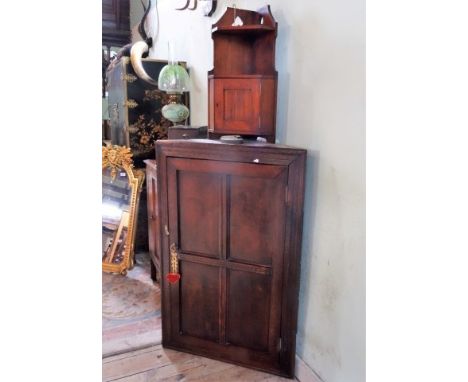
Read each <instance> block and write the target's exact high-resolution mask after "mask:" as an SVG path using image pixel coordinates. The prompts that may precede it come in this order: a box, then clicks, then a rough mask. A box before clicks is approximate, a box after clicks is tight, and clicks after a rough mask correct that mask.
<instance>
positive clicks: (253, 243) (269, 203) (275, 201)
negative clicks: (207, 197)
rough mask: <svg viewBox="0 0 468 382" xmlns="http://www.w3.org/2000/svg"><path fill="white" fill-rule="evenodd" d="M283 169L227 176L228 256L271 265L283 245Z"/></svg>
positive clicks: (284, 181) (285, 180)
mask: <svg viewBox="0 0 468 382" xmlns="http://www.w3.org/2000/svg"><path fill="white" fill-rule="evenodd" d="M286 173H287V171H284V172H283V173H281V174H280V175H279V176H277V177H275V178H260V177H245V176H232V177H231V179H230V185H231V188H230V190H231V195H230V208H229V210H230V224H229V226H230V251H229V259H230V260H238V261H242V262H246V263H249V264H257V265H271V264H272V259H273V257H274V256H282V252H283V246H284V224H283V222H284V218H285V190H286V182H287V178H286Z"/></svg>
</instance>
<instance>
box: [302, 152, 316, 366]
mask: <svg viewBox="0 0 468 382" xmlns="http://www.w3.org/2000/svg"><path fill="white" fill-rule="evenodd" d="M319 160H320V153H319V151H308V152H307V163H306V179H305V193H304V195H305V197H304V221H303V236H302V248H301V278H300V291H299V312H298V313H299V314H298V328H304V329H305V330H306V329H307V328H306V327H305V324H306V323H307V322H308V319H307V312H308V310H309V309H308V307H309V304H310V302H311V296H310V290H311V289H310V283H311V276H312V272H311V269H312V268H311V263H312V255H313V254H312V253H311V252H310V251H309V249H311V248H313V240H314V237H313V236H312V235H310V234H309V233H310V232H312V233H313V234H315V216H316V210H317V183H318V169H319ZM298 333H299V332H298ZM297 353H298V355H299V356H300V357H301V358H302V356H303V354H304V338H302V337H300V336H298V337H297Z"/></svg>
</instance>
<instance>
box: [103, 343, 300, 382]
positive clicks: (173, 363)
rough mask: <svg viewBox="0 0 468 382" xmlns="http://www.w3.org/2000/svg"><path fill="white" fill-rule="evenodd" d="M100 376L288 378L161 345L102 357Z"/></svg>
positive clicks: (122, 379)
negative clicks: (165, 347)
mask: <svg viewBox="0 0 468 382" xmlns="http://www.w3.org/2000/svg"><path fill="white" fill-rule="evenodd" d="M102 380H103V381H105V382H111V381H119V382H153V381H164V382H172V381H174V382H180V381H204V382H218V381H233V382H234V381H236V382H237V381H239V382H241V381H246V382H247V381H249V382H250V381H253V382H256V381H262V382H280V381H285V382H287V381H289V382H291V381H292V380H291V379H287V378H281V377H277V376H274V375H271V374H267V373H262V372H260V371H255V370H251V369H247V368H244V367H240V366H235V365H232V364H229V363H225V362H221V361H216V360H212V359H209V358H205V357H199V356H195V355H192V354H188V353H182V352H178V351H175V350H170V349H164V348H163V347H162V346H161V345H157V346H152V347H148V348H146V349H140V350H136V351H132V352H128V353H124V354H119V355H116V356H112V357H107V358H104V359H103V360H102Z"/></svg>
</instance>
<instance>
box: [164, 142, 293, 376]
mask: <svg viewBox="0 0 468 382" xmlns="http://www.w3.org/2000/svg"><path fill="white" fill-rule="evenodd" d="M168 143H170V142H168ZM161 145H163V144H162V143H161ZM225 154H226V155H228V151H226V152H225ZM162 169H163V174H161V177H162V178H163V182H162V187H163V188H164V190H163V191H162V199H161V202H162V204H163V206H162V209H163V210H164V209H165V211H163V212H162V213H161V215H162V216H163V220H162V222H163V224H164V225H165V227H163V230H162V234H163V237H164V240H163V243H162V245H163V247H164V248H163V250H162V254H163V255H162V266H163V307H162V309H163V346H167V347H171V348H174V349H178V350H183V351H188V352H192V353H196V354H200V355H205V356H208V357H214V358H218V359H221V360H225V361H229V362H233V363H237V364H242V365H245V366H250V367H254V368H257V369H261V370H266V371H270V372H273V373H277V374H281V375H291V373H292V370H291V362H290V357H288V356H289V355H290V354H289V353H288V354H285V353H284V352H285V349H282V346H284V344H282V341H283V342H284V336H285V334H286V333H284V332H285V331H289V332H288V333H287V336H288V340H289V341H294V340H293V339H291V337H294V333H293V331H294V330H292V329H291V330H289V328H290V326H288V325H289V324H288V322H285V318H288V316H289V315H290V316H291V322H294V316H295V312H294V308H288V307H287V306H286V305H284V298H285V297H284V296H286V295H287V290H288V289H289V288H290V290H291V291H294V290H295V289H296V287H297V285H296V281H297V280H289V281H288V280H287V278H286V279H285V275H286V274H287V272H285V264H289V263H288V262H287V261H286V260H287V259H285V253H286V252H287V251H290V246H289V244H288V240H287V237H289V235H290V229H291V224H289V223H288V216H290V212H291V211H290V208H289V203H290V201H289V200H288V199H289V198H290V196H289V192H288V186H289V185H288V180H289V179H290V178H289V177H290V175H291V174H290V169H289V167H288V165H287V164H277V165H275V164H261V163H256V162H252V161H251V162H250V163H246V162H235V161H228V160H224V158H223V156H222V155H221V156H220V157H219V158H218V160H208V159H194V158H184V157H171V156H168V157H166V158H165V160H164V165H163V166H162ZM171 248H172V250H171ZM174 254H176V258H177V260H178V261H177V264H178V273H179V274H180V279H179V280H178V281H177V282H175V283H169V282H168V281H167V280H166V276H167V274H168V273H169V271H170V270H171V263H170V258H171V255H173V256H174ZM295 267H296V265H295V264H291V266H290V268H291V269H295ZM286 282H288V283H289V282H290V283H291V285H289V286H288V285H285V283H286ZM291 306H293V305H291ZM288 309H289V312H288V311H287V310H288ZM292 327H294V326H292ZM290 346H292V345H290ZM282 352H283V353H282ZM285 357H286V358H287V359H285Z"/></svg>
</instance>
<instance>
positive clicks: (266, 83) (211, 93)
mask: <svg viewBox="0 0 468 382" xmlns="http://www.w3.org/2000/svg"><path fill="white" fill-rule="evenodd" d="M236 18H240V19H241V20H242V23H243V25H239V26H233V23H234V20H236ZM211 32H212V38H213V53H214V66H213V69H212V70H211V71H210V72H209V73H208V97H209V106H208V114H209V115H208V124H209V126H208V130H209V133H210V137H213V138H217V137H219V136H221V135H225V134H238V135H243V136H253V137H259V136H260V137H264V138H266V139H267V141H268V142H272V143H274V142H275V134H276V92H277V82H278V73H277V71H276V69H275V42H276V35H277V23H276V21H275V20H274V18H273V15H272V14H271V10H270V6H265V7H263V8H262V9H260V10H258V11H257V12H254V11H249V10H244V9H235V8H230V7H228V8H227V10H226V12H225V13H224V15H223V16H222V17H221V18H220V19H219V21H218V22H217V23H216V24H214V25H213V27H212V31H211Z"/></svg>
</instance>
